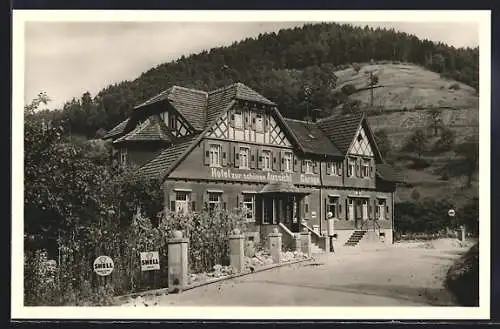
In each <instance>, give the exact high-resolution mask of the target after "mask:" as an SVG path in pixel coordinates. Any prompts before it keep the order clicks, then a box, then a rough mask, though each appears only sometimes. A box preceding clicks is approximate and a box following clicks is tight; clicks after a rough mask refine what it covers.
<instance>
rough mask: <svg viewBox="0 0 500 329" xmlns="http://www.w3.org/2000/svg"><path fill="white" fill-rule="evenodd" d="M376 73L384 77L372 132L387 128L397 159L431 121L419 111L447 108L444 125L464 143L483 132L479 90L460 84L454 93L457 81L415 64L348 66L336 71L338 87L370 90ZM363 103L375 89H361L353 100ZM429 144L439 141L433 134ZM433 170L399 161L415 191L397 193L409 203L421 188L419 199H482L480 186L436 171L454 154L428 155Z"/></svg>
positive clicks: (372, 117) (378, 90) (377, 95)
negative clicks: (370, 76) (371, 76)
mask: <svg viewBox="0 0 500 329" xmlns="http://www.w3.org/2000/svg"><path fill="white" fill-rule="evenodd" d="M369 71H374V73H376V74H377V75H378V77H379V83H378V85H377V86H379V87H378V88H375V89H374V102H373V103H374V109H371V110H370V112H368V114H369V115H370V116H369V121H370V124H371V125H372V127H373V129H374V130H375V131H376V130H379V129H385V130H386V131H387V133H388V135H389V139H390V140H391V144H392V145H393V147H394V149H395V151H396V152H395V153H396V155H398V153H399V152H397V150H399V149H400V148H401V146H402V144H403V142H404V140H405V138H406V137H407V136H408V135H409V134H411V133H412V131H414V130H415V129H417V128H424V129H425V128H426V127H428V126H429V123H430V120H431V117H430V115H429V114H428V112H427V111H426V110H421V109H419V108H428V107H432V106H434V107H440V106H442V107H449V108H445V109H442V110H441V111H442V112H441V116H442V121H443V123H444V125H445V126H446V127H447V128H450V129H452V130H453V131H455V133H456V136H457V137H456V138H457V141H461V140H462V139H463V138H465V137H466V136H468V135H471V134H473V133H474V129H477V128H478V117H479V97H478V96H477V95H476V92H475V90H474V88H472V87H470V86H467V85H464V84H461V83H458V84H459V86H460V89H459V90H452V89H449V86H450V85H452V84H453V83H455V81H450V80H446V79H443V78H441V77H440V75H439V74H437V73H434V72H430V71H428V70H426V69H424V68H422V67H420V66H416V65H412V64H375V65H363V66H362V68H361V70H360V71H359V72H356V71H354V69H352V68H349V69H346V70H342V71H338V72H336V75H337V77H338V88H342V86H344V85H345V84H348V83H351V84H353V85H354V86H356V88H357V89H360V88H366V87H367V86H368V72H369ZM350 98H351V99H356V100H359V101H361V104H362V105H361V106H362V107H364V106H367V107H368V106H369V105H370V90H362V91H358V92H356V93H355V94H353V95H351V96H350ZM429 135H430V136H429V141H430V142H431V143H433V142H435V140H436V138H434V137H432V136H431V135H432V131H429ZM426 158H427V159H428V160H429V161H430V162H431V166H430V167H428V168H425V169H420V170H413V169H410V168H409V166H410V164H411V161H407V160H401V159H399V160H396V162H395V166H396V167H399V168H401V169H403V170H404V171H405V174H406V176H407V178H408V181H409V182H410V183H412V184H414V187H413V188H404V187H402V188H400V189H398V199H399V200H408V199H410V195H411V192H412V190H413V189H417V190H418V192H419V194H420V198H425V197H430V198H452V199H454V200H455V201H456V202H457V203H462V202H464V201H466V200H467V199H469V198H470V197H472V196H476V195H478V193H479V191H478V182H477V181H474V182H473V186H472V188H470V189H465V188H463V185H464V182H465V178H464V177H458V178H451V179H450V180H448V181H442V180H439V178H440V176H439V174H437V173H436V171H438V170H439V168H440V167H442V166H443V165H444V164H446V163H447V162H449V161H450V160H453V159H456V155H455V154H454V153H453V152H447V153H441V154H437V155H436V154H434V155H428V156H426Z"/></svg>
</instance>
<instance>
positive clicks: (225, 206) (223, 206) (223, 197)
mask: <svg viewBox="0 0 500 329" xmlns="http://www.w3.org/2000/svg"><path fill="white" fill-rule="evenodd" d="M221 199H222V200H221V201H222V210H227V203H228V202H227V194H225V193H224V194H222V196H221Z"/></svg>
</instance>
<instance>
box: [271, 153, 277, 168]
mask: <svg viewBox="0 0 500 329" xmlns="http://www.w3.org/2000/svg"><path fill="white" fill-rule="evenodd" d="M271 156H272V157H273V160H272V161H273V165H272V168H273V170H278V152H276V151H272V152H271Z"/></svg>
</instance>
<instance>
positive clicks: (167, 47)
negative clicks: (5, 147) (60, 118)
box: [24, 21, 479, 108]
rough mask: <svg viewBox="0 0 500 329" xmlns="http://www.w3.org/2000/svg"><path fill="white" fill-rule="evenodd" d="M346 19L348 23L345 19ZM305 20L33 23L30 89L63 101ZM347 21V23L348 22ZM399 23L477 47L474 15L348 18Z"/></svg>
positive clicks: (29, 94)
mask: <svg viewBox="0 0 500 329" xmlns="http://www.w3.org/2000/svg"><path fill="white" fill-rule="evenodd" d="M337 22H338V23H344V22H339V21H337ZM304 23H305V22H286V21H281V22H144V21H142V22H59V21H58V22H26V24H25V34H24V47H25V48H24V53H25V71H24V72H25V77H24V78H25V83H24V84H25V93H24V101H25V103H29V102H30V101H31V100H32V99H33V98H35V97H36V95H37V94H38V93H39V92H42V91H43V92H46V93H47V94H48V96H49V97H50V98H51V99H52V102H50V103H49V104H48V108H58V107H60V106H62V104H64V102H65V101H69V100H71V99H72V98H73V97H76V98H79V97H81V95H82V93H84V92H85V91H89V92H91V94H92V96H94V95H95V94H96V93H97V92H98V91H99V90H101V89H102V88H104V87H106V86H108V85H110V84H113V83H116V82H120V81H123V80H133V79H135V78H137V77H138V76H139V75H140V74H141V73H142V72H144V71H146V70H148V69H150V68H152V67H155V66H157V65H159V64H162V63H165V62H169V61H172V60H175V59H177V58H179V57H180V56H181V55H186V56H187V55H189V54H192V53H198V52H200V51H202V50H205V49H206V50H210V49H211V48H214V47H220V46H228V45H231V44H232V43H234V42H237V41H240V40H243V39H245V38H247V37H257V36H258V35H259V33H265V32H272V31H275V32H277V31H279V30H280V29H284V28H290V27H294V26H301V25H303V24H304ZM346 23H347V22H346ZM348 23H349V24H353V25H359V26H364V25H369V26H372V27H377V26H379V27H382V28H394V29H395V30H398V31H401V32H407V33H410V34H415V35H416V36H417V37H419V38H422V39H423V38H427V39H429V40H432V41H441V42H443V43H446V44H449V45H452V46H455V47H476V46H477V45H478V44H479V33H478V26H477V24H476V23H474V22H461V23H457V22H439V23H429V22H374V23H370V22H348Z"/></svg>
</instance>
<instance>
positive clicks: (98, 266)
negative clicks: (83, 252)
mask: <svg viewBox="0 0 500 329" xmlns="http://www.w3.org/2000/svg"><path fill="white" fill-rule="evenodd" d="M114 268H115V264H114V263H113V260H112V259H111V257H108V256H99V257H97V258H96V259H95V260H94V272H95V273H96V274H97V275H99V276H108V275H110V274H111V272H113V270H114Z"/></svg>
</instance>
